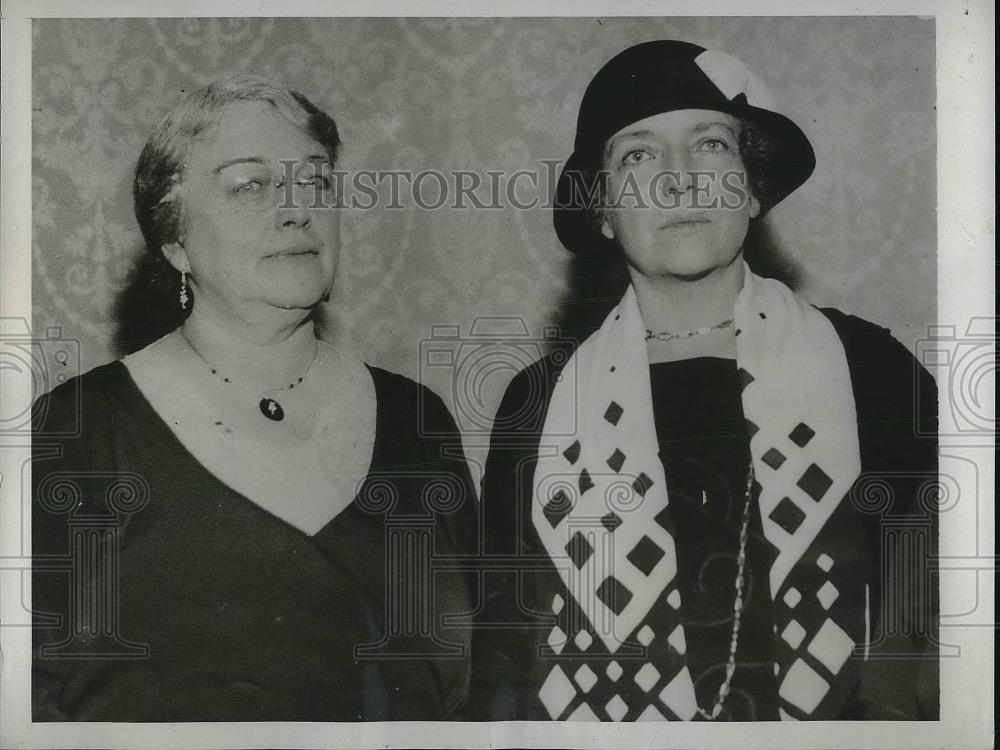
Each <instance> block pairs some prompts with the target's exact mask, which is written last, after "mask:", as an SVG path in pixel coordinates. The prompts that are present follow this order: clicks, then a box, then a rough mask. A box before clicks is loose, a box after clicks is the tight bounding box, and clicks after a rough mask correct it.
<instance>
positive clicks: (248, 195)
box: [164, 102, 340, 314]
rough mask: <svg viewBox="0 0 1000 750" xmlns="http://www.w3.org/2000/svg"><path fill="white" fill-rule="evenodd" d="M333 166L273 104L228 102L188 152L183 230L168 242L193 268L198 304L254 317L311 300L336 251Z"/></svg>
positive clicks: (327, 279) (180, 261)
mask: <svg viewBox="0 0 1000 750" xmlns="http://www.w3.org/2000/svg"><path fill="white" fill-rule="evenodd" d="M332 169H333V165H332V164H330V163H329V161H328V158H327V156H326V154H325V152H324V150H323V147H322V146H321V145H320V144H319V143H317V142H316V141H315V140H313V139H312V138H311V137H310V136H308V135H307V134H306V133H304V132H302V131H301V130H299V129H298V128H297V127H295V125H293V124H292V123H291V122H289V121H288V120H287V119H285V118H284V117H282V116H281V115H280V114H279V113H278V111H277V110H276V109H275V108H274V107H273V106H272V105H270V104H269V103H267V102H237V103H234V104H231V105H230V106H228V107H227V108H226V109H225V111H224V112H223V115H222V118H221V120H220V121H219V123H218V125H217V127H216V128H215V129H214V130H213V131H211V133H210V135H209V137H208V138H207V139H206V140H204V141H200V142H197V143H196V144H195V145H194V146H193V147H192V148H191V149H190V151H189V153H188V159H187V165H186V169H185V175H184V182H183V183H182V185H181V192H180V200H181V205H182V217H183V219H182V236H181V238H180V241H179V242H177V243H174V244H172V245H170V246H167V247H164V254H165V255H166V256H167V258H168V259H169V260H170V262H171V263H172V264H173V266H174V267H175V268H177V269H178V270H179V271H186V272H188V273H189V274H190V283H191V285H192V288H193V289H194V291H195V297H196V305H201V304H207V305H210V306H212V307H216V308H218V309H219V310H220V311H224V312H227V313H232V312H235V311H243V312H247V311H250V312H251V313H252V314H258V313H259V312H260V311H261V308H262V307H264V308H266V307H277V308H283V309H295V308H300V309H308V308H311V307H313V306H314V305H316V304H317V303H318V302H319V301H320V300H321V299H322V298H323V296H324V295H325V294H326V292H327V291H328V290H329V289H330V287H331V286H332V284H333V278H334V273H335V272H336V268H337V260H338V257H339V253H340V236H339V216H338V211H337V209H336V207H335V206H334V195H333V193H332V189H331V188H332V184H333V183H332V180H331V173H332ZM286 176H291V177H292V180H293V183H292V185H289V184H287V182H288V181H287V179H286ZM276 185H277V186H279V187H278V188H275V187H274V186H276Z"/></svg>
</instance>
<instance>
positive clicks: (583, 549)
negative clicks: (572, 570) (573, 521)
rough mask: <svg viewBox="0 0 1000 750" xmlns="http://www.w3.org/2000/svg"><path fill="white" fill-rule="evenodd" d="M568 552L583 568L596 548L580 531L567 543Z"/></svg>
mask: <svg viewBox="0 0 1000 750" xmlns="http://www.w3.org/2000/svg"><path fill="white" fill-rule="evenodd" d="M566 554H567V555H569V559H570V560H572V561H573V564H574V565H575V566H576V567H577V568H582V567H583V566H584V565H585V564H586V563H587V560H589V559H590V556H591V555H592V554H594V548H593V547H592V546H590V542H588V541H587V538H586V537H585V536H584V535H583V534H581V533H580V532H579V531H578V532H576V533H575V534H573V537H572V538H571V539H570V540H569V542H568V543H567V544H566Z"/></svg>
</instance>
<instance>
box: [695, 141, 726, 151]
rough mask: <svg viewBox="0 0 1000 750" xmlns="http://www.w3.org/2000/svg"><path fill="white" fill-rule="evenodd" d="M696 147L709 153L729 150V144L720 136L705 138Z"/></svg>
mask: <svg viewBox="0 0 1000 750" xmlns="http://www.w3.org/2000/svg"><path fill="white" fill-rule="evenodd" d="M698 149H699V150H700V151H708V152H709V153H721V152H723V151H728V150H729V144H728V143H726V142H725V141H724V140H722V139H721V138H707V139H705V140H704V141H702V142H701V143H700V144H698Z"/></svg>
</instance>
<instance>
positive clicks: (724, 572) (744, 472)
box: [472, 41, 937, 721]
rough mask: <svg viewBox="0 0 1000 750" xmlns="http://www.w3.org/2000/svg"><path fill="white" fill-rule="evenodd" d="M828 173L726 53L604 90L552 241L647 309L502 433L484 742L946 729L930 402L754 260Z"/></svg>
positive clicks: (539, 385) (644, 64)
mask: <svg viewBox="0 0 1000 750" xmlns="http://www.w3.org/2000/svg"><path fill="white" fill-rule="evenodd" d="M814 164H815V159H814V155H813V150H812V147H811V146H810V144H809V141H808V140H807V138H806V136H805V135H804V134H803V133H802V131H801V130H800V129H799V128H798V127H797V126H796V125H795V124H794V123H793V122H792V121H791V120H789V119H787V118H786V117H784V116H782V115H780V114H779V113H777V112H776V111H774V108H773V105H772V104H771V103H770V100H769V97H768V96H767V92H766V90H765V89H764V86H763V84H762V83H761V82H760V80H759V79H758V78H757V77H756V76H754V75H753V74H752V73H750V71H748V70H747V69H746V68H745V67H744V66H743V65H742V63H740V62H739V61H738V60H736V59H734V58H732V57H730V56H728V55H724V54H721V53H718V52H711V51H707V50H704V49H702V48H701V47H697V46H695V45H693V44H687V43H684V42H677V41H659V42H650V43H647V44H642V45H639V46H636V47H633V48H631V49H628V50H626V51H624V52H623V53H621V54H620V55H618V56H617V57H616V58H614V59H613V60H611V61H610V62H609V63H608V64H607V65H605V67H604V68H603V69H602V70H601V71H600V72H599V73H598V74H597V76H596V77H595V78H594V80H593V81H592V82H591V84H590V86H589V88H588V90H587V93H586V95H585V96H584V100H583V103H582V105H581V110H580V117H579V120H578V129H577V136H576V146H575V151H574V153H573V155H572V156H571V157H570V159H569V161H568V162H567V164H566V167H565V169H564V171H563V174H562V176H561V178H560V181H559V184H558V187H557V194H556V210H555V227H556V231H557V233H558V235H559V238H560V240H561V241H562V242H563V244H564V245H566V247H567V248H569V249H570V250H571V251H573V252H575V253H578V254H580V257H581V258H582V259H583V260H585V261H586V262H587V263H589V264H590V266H591V267H592V268H601V267H602V266H603V268H604V269H605V270H604V273H605V274H607V273H610V271H609V270H607V269H612V268H614V267H615V264H616V262H617V261H618V259H622V260H623V261H624V263H623V265H624V268H625V269H626V271H627V275H628V282H629V284H628V288H627V290H626V291H625V293H624V295H623V296H622V297H621V299H620V301H619V302H618V304H617V305H616V306H615V307H614V309H612V310H611V311H610V312H609V313H607V314H606V317H605V318H604V320H603V323H602V324H601V325H600V327H599V328H598V329H597V330H596V331H595V332H594V333H593V334H592V335H590V336H589V337H588V338H587V339H586V341H584V342H583V343H582V344H580V345H579V347H577V348H576V349H575V351H572V352H570V351H558V352H554V353H553V354H552V355H550V356H549V357H546V358H544V359H542V360H540V361H539V362H537V363H535V364H534V365H532V366H531V367H529V368H528V369H526V370H525V371H523V372H522V373H520V374H519V375H518V376H516V377H515V378H514V380H513V381H512V383H511V384H510V386H509V388H508V390H507V393H506V394H505V397H504V399H503V402H502V404H501V406H500V409H499V412H498V414H497V419H496V425H495V427H494V434H493V441H492V447H491V452H490V456H489V460H488V463H487V466H486V472H485V477H484V484H483V510H482V512H483V515H484V528H486V529H487V530H488V534H487V537H486V543H487V550H486V551H487V553H488V554H489V555H491V556H495V557H498V558H501V559H505V560H507V563H506V564H505V570H502V571H498V572H496V573H493V574H491V575H490V576H488V577H487V580H486V584H485V600H484V604H483V606H482V607H481V609H480V611H479V614H478V623H477V628H476V630H475V636H474V642H473V692H472V695H473V698H472V705H473V707H474V711H475V713H476V715H477V717H478V718H480V719H494V720H496V719H542V720H548V719H561V720H591V721H594V720H600V721H608V720H611V721H623V720H624V721H634V720H638V721H661V720H734V721H752V720H779V719H783V720H807V719H836V718H840V719H867V718H872V719H918V718H936V715H937V660H936V657H937V648H936V641H935V635H934V633H935V629H936V611H937V599H936V591H935V589H934V587H933V586H932V585H931V583H930V582H929V581H928V578H929V574H928V568H927V566H928V560H929V559H930V558H931V557H932V556H933V554H934V552H933V550H934V549H935V547H936V526H935V507H934V498H933V490H934V487H935V483H936V441H935V439H934V437H920V436H921V435H925V436H926V435H930V436H933V435H934V434H936V421H935V419H934V416H933V415H935V414H936V393H935V390H934V384H933V382H932V381H931V379H930V378H929V376H928V375H927V373H926V372H925V371H924V370H923V369H922V368H920V367H919V365H918V364H917V363H916V361H915V360H914V359H913V357H912V356H911V355H910V354H909V353H908V352H907V351H906V350H905V349H904V348H903V347H902V346H901V345H900V344H899V343H898V342H896V341H895V340H894V339H893V338H892V337H891V336H890V335H889V334H888V332H887V331H885V330H884V329H882V328H879V327H877V326H875V325H872V324H871V323H868V322H865V321H863V320H860V319H858V318H855V317H852V316H848V315H845V314H843V313H840V312H838V311H836V310H819V309H816V308H814V307H812V306H810V305H808V304H806V303H805V302H803V301H802V300H800V299H799V298H797V297H796V296H795V295H794V294H793V293H792V292H791V290H789V289H788V288H787V287H786V286H785V285H783V284H781V283H780V282H778V281H776V280H773V279H765V278H761V277H760V276H757V275H755V274H754V273H753V272H752V271H751V269H750V268H749V267H748V266H747V265H746V264H745V262H744V260H743V249H744V243H745V238H746V237H747V234H748V230H749V227H750V225H751V223H752V222H755V221H758V220H759V219H760V218H761V217H762V216H763V215H764V214H765V213H766V212H767V211H768V209H770V208H771V207H772V206H774V205H775V204H776V203H778V202H779V201H780V200H782V199H783V198H784V197H785V196H787V195H788V194H789V193H791V192H792V191H793V190H794V189H796V188H797V187H798V186H799V185H801V184H802V183H803V182H804V181H805V180H806V179H807V178H808V177H809V175H810V174H811V172H812V170H813V168H814ZM918 402H919V404H918ZM918 405H919V407H920V408H919V409H918V408H917V407H918ZM918 414H920V415H923V417H926V420H925V421H922V422H921V421H918V417H917V416H916V415H918ZM887 581H889V582H895V584H894V588H891V589H889V588H887V587H886V583H885V582H887ZM900 581H903V582H905V585H906V586H908V587H909V588H902V587H901V585H900V583H899V582H900Z"/></svg>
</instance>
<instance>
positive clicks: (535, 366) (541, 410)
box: [494, 342, 575, 436]
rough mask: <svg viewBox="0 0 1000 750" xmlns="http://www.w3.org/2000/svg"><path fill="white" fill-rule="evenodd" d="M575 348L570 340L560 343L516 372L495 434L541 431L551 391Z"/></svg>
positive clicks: (507, 392) (497, 422)
mask: <svg viewBox="0 0 1000 750" xmlns="http://www.w3.org/2000/svg"><path fill="white" fill-rule="evenodd" d="M574 348H575V347H573V345H572V344H570V343H568V342H567V343H565V344H561V345H559V346H557V347H555V348H553V349H552V351H550V352H549V353H548V354H546V355H545V356H544V357H541V358H540V359H538V360H536V361H535V362H533V363H532V364H530V365H528V366H527V367H525V368H524V369H522V370H521V371H520V372H518V373H517V374H516V375H514V377H513V378H512V379H511V381H510V383H509V384H508V386H507V389H506V391H505V392H504V395H503V398H502V399H501V401H500V407H499V408H498V409H497V414H496V419H495V421H494V436H496V435H497V434H498V433H501V432H502V433H504V434H507V435H525V434H527V435H536V434H540V433H541V431H542V426H543V425H544V424H545V414H546V412H547V411H548V408H549V402H550V401H551V399H552V392H553V391H554V390H555V387H556V383H557V382H559V380H560V378H561V376H562V373H563V370H564V369H565V368H566V366H567V364H568V363H569V361H570V359H571V357H572V354H573V350H574Z"/></svg>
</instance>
